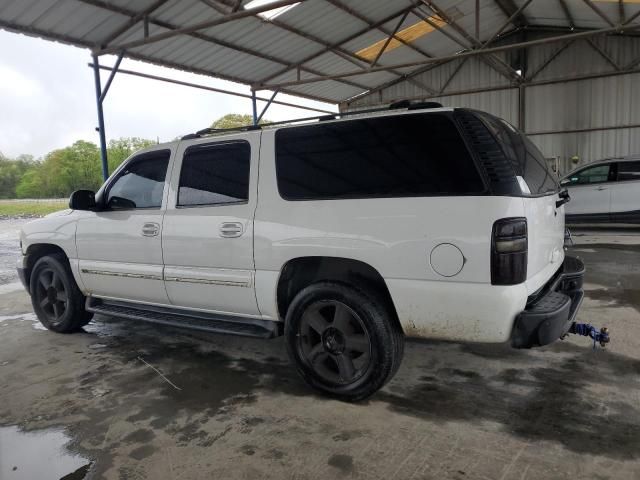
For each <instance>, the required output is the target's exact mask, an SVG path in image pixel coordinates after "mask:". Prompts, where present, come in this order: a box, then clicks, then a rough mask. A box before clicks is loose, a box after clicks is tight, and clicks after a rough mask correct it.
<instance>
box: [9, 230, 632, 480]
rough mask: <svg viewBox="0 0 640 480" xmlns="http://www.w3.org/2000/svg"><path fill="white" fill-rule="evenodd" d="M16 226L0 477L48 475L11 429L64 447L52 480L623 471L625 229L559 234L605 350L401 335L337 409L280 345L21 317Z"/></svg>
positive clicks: (626, 456) (41, 459) (577, 344)
mask: <svg viewBox="0 0 640 480" xmlns="http://www.w3.org/2000/svg"><path fill="white" fill-rule="evenodd" d="M15 226H16V225H15V224H12V225H10V226H7V225H6V224H5V226H4V227H1V226H0V279H4V280H5V286H4V287H5V288H4V289H2V288H0V315H1V317H0V433H2V430H3V428H4V429H5V435H4V436H2V435H0V442H4V444H3V443H0V478H2V480H5V478H6V479H18V478H29V477H27V476H22V477H21V476H20V473H21V472H26V471H28V470H29V468H32V469H33V468H37V467H42V470H43V471H45V472H50V475H52V477H51V478H60V476H61V475H59V474H55V475H57V476H55V475H54V474H53V473H52V472H53V467H50V466H49V464H48V463H47V462H51V461H52V460H51V455H48V454H44V453H42V452H43V450H42V449H43V448H44V447H43V446H42V444H43V443H46V442H41V446H40V447H38V446H36V444H35V443H33V445H34V446H33V447H32V449H31V451H30V449H29V447H28V445H29V441H30V440H29V441H27V440H25V439H24V438H20V439H18V438H17V437H18V436H20V435H31V437H28V438H38V436H39V434H41V435H46V434H50V433H51V432H54V433H55V435H58V436H57V437H51V438H56V439H57V440H52V441H51V442H48V443H49V444H50V443H52V442H53V443H55V442H58V443H64V441H65V440H62V439H61V438H64V437H60V432H63V433H64V434H66V435H67V437H66V438H68V441H69V443H68V444H67V445H66V450H67V451H69V452H71V453H73V454H75V455H77V456H75V457H73V458H74V459H75V462H76V463H74V464H73V466H72V467H71V466H70V467H69V470H68V471H69V472H71V471H75V472H76V473H75V475H74V476H71V477H69V478H83V476H84V474H85V473H86V472H87V469H88V474H87V478H108V479H113V478H123V479H146V478H148V479H160V478H162V479H164V478H168V479H172V478H183V479H199V478H203V479H204V478H206V479H211V478H219V479H231V478H234V479H235V478H241V479H254V478H255V479H263V478H273V479H282V478H292V479H324V478H331V479H333V478H372V479H373V478H376V479H378V478H379V479H391V478H398V479H445V478H450V479H503V480H506V479H513V480H523V479H547V478H552V479H563V478H567V479H569V478H570V479H581V478H594V479H630V480H631V479H637V478H640V394H639V392H640V390H639V388H640V274H639V272H640V232H633V231H632V232H631V234H630V235H631V237H635V238H626V240H625V242H623V243H620V242H613V241H612V239H611V238H609V237H608V234H606V231H605V232H604V233H605V234H603V232H602V231H596V232H591V233H589V234H588V238H587V239H588V240H589V241H588V242H584V241H580V238H581V237H580V236H576V237H575V239H576V240H577V245H576V246H575V247H574V248H573V249H572V250H573V254H576V255H579V256H581V257H582V258H583V259H584V261H585V263H586V265H587V268H588V272H587V285H586V288H587V296H586V298H585V302H584V304H583V307H582V309H581V311H580V314H579V320H580V321H582V322H589V323H594V324H595V325H597V326H602V325H607V326H609V328H610V330H611V332H612V338H613V340H612V343H611V344H610V346H609V347H607V349H606V350H600V349H598V350H595V351H594V350H592V348H591V343H590V341H589V339H587V338H584V337H580V338H577V337H574V338H571V339H568V340H566V341H562V342H557V343H555V344H553V345H551V346H548V347H545V348H541V349H537V350H530V351H516V350H512V349H509V348H506V347H503V346H487V345H462V344H454V343H444V342H415V341H410V342H408V344H407V348H406V353H405V358H404V362H403V364H402V367H401V368H400V371H399V372H398V374H397V376H396V377H395V378H394V380H393V381H391V382H390V383H389V384H388V385H387V387H386V388H385V389H383V390H382V391H381V392H379V393H378V394H376V395H375V396H374V397H372V398H371V399H370V400H368V401H366V402H363V403H360V404H346V403H341V402H337V401H334V400H328V399H325V398H323V397H321V396H318V395H316V394H314V393H313V392H312V391H311V390H309V389H308V388H307V387H306V386H305V385H304V384H303V383H302V382H301V380H300V379H299V378H298V377H297V375H296V373H295V372H294V370H293V369H292V368H291V367H290V366H289V364H288V362H287V358H286V354H285V349H284V344H283V342H282V339H276V340H271V341H264V340H253V339H243V338H238V337H231V336H219V335H209V334H200V333H196V334H193V333H185V332H182V331H177V330H173V329H169V328H161V327H158V326H153V325H147V324H141V323H130V322H128V321H122V320H115V319H106V318H96V320H95V321H94V322H93V323H92V324H90V325H89V326H88V327H87V328H86V331H85V332H84V333H78V334H73V335H58V334H54V333H51V332H48V331H46V330H42V329H40V328H38V325H39V324H38V323H37V321H36V320H35V317H34V315H33V314H32V313H31V306H30V303H29V299H28V296H27V295H26V293H24V292H23V291H20V290H16V289H15V288H14V287H15V283H14V281H15V278H11V276H10V272H9V270H7V269H5V270H6V271H4V270H3V266H6V265H10V263H7V260H6V258H5V257H8V256H10V255H9V254H11V255H13V254H15V246H14V243H12V242H11V241H10V237H11V235H12V234H11V233H7V232H10V231H11V229H12V228H15ZM3 228H4V230H3ZM3 233H4V234H5V236H4V237H3V236H2V235H3ZM627 234H628V232H627V233H624V236H625V237H626V236H628V235H627ZM598 235H600V237H598ZM594 238H596V239H597V238H599V240H597V241H591V240H593V239H594ZM7 239H9V240H7ZM583 240H584V238H583ZM7 268H8V267H7ZM7 282H8V283H7ZM11 285H14V286H13V287H12V286H11ZM161 374H162V375H164V377H163V376H161ZM169 382H171V383H169ZM7 429H10V430H7ZM21 432H31V433H21ZM12 436H13V437H12ZM7 438H8V439H9V440H7ZM11 438H14V440H15V442H18V441H20V442H22V443H21V445H22V444H24V445H27V446H25V447H24V448H22V449H21V450H20V451H21V452H22V453H21V454H19V453H15V450H16V449H14V453H13V454H9V453H7V451H8V449H7V447H8V446H10V445H8V444H9V443H11V444H13V442H14V441H12V440H10V439H11ZM25 442H26V443H25ZM57 446H58V447H60V446H61V445H57ZM3 451H4V452H5V453H4V454H3V453H2V452H3ZM60 455H62V452H60ZM78 458H82V459H83V460H82V461H80V462H78ZM70 465H71V464H70ZM78 465H83V467H81V468H80V469H78V470H75V469H76V468H78ZM14 467H15V468H14ZM32 478H36V477H35V476H34V477H32ZM37 478H47V476H46V475H42V476H39V477H37Z"/></svg>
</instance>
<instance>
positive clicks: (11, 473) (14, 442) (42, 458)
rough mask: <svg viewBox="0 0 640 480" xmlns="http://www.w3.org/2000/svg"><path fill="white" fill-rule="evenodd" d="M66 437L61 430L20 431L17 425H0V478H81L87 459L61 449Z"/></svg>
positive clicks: (31, 479)
mask: <svg viewBox="0 0 640 480" xmlns="http://www.w3.org/2000/svg"><path fill="white" fill-rule="evenodd" d="M70 440H71V439H70V438H69V437H68V436H67V435H66V434H65V433H64V432H63V431H62V430H56V429H50V430H37V431H35V432H23V431H21V430H20V429H19V428H18V427H0V478H1V479H11V480H34V479H46V478H56V479H58V478H64V479H65V480H82V479H83V478H85V477H86V474H87V472H88V471H89V469H90V468H91V462H89V461H87V459H85V458H82V457H80V456H78V455H73V454H70V453H69V451H68V450H66V449H65V445H66V444H67V443H69V442H70Z"/></svg>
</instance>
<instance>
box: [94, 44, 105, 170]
mask: <svg viewBox="0 0 640 480" xmlns="http://www.w3.org/2000/svg"><path fill="white" fill-rule="evenodd" d="M93 79H94V82H95V86H96V107H97V108H98V128H97V130H98V133H99V135H100V159H101V160H102V178H103V180H106V179H107V178H109V164H108V163H107V138H106V136H105V133H104V113H103V112H102V98H101V97H102V87H101V86H100V62H99V61H98V56H97V55H93Z"/></svg>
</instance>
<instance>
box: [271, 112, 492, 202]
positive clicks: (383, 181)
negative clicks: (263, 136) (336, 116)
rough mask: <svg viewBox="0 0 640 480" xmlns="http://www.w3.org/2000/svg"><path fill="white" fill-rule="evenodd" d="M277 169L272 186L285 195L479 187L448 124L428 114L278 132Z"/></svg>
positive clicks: (426, 192)
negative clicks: (274, 184) (275, 184)
mask: <svg viewBox="0 0 640 480" xmlns="http://www.w3.org/2000/svg"><path fill="white" fill-rule="evenodd" d="M276 169H277V176H278V189H279V191H280V194H281V195H282V197H283V198H285V199H288V200H304V199H307V200H309V199H313V200H321V199H342V198H367V197H411V196H435V195H461V194H462V195H464V194H478V193H482V192H483V191H484V190H485V187H484V184H483V182H482V179H481V177H480V175H479V173H478V170H477V169H476V166H475V164H474V162H473V160H472V159H471V156H470V155H469V152H468V151H467V148H466V146H465V144H464V142H463V140H462V138H461V136H460V133H459V132H458V130H457V128H456V126H455V125H454V123H453V121H452V120H451V119H450V118H449V117H447V116H446V115H442V114H435V113H432V114H416V115H399V116H393V117H382V118H367V119H359V120H351V121H346V122H338V123H325V124H323V123H319V124H314V125H309V126H303V127H294V128H285V129H281V130H278V132H277V133H276Z"/></svg>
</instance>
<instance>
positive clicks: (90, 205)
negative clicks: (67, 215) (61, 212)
mask: <svg viewBox="0 0 640 480" xmlns="http://www.w3.org/2000/svg"><path fill="white" fill-rule="evenodd" d="M69 208H70V209H72V210H95V209H96V194H95V193H93V192H92V191H91V190H76V191H75V192H73V193H72V194H71V197H69Z"/></svg>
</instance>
